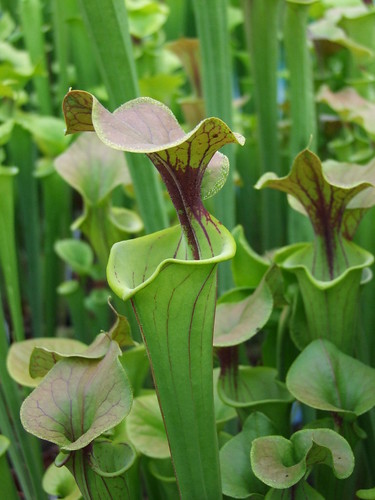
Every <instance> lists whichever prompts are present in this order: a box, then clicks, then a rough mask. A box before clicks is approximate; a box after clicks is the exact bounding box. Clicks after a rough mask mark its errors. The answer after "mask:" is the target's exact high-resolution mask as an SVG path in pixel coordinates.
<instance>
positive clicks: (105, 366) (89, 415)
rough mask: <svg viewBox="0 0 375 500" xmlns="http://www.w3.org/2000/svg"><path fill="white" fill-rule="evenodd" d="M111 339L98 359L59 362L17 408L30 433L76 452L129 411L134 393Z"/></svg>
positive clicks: (116, 422) (118, 349)
mask: <svg viewBox="0 0 375 500" xmlns="http://www.w3.org/2000/svg"><path fill="white" fill-rule="evenodd" d="M120 354H121V351H120V348H119V346H118V344H117V343H116V342H114V341H112V342H111V344H110V346H109V349H108V352H107V354H106V355H105V356H104V357H103V358H101V359H87V358H78V359H76V358H68V359H63V360H60V361H59V362H58V363H57V364H56V365H55V366H54V367H53V368H52V369H51V370H50V371H49V372H48V374H47V375H46V377H45V378H44V380H43V381H42V382H41V384H40V385H39V386H38V387H37V388H36V389H35V390H34V391H33V392H32V393H31V394H30V396H28V397H27V398H26V400H25V401H24V403H23V404H22V407H21V421H22V424H23V426H24V427H25V429H26V430H27V431H28V432H31V433H32V434H34V435H35V436H37V437H39V438H41V439H46V440H48V441H51V442H53V443H56V444H57V445H59V446H60V447H61V448H62V450H79V449H81V448H84V447H85V446H87V445H88V444H89V443H90V442H91V441H93V440H94V439H95V438H96V437H98V436H100V435H101V434H102V433H103V432H104V431H106V430H108V429H110V428H111V427H114V426H115V425H116V424H118V423H119V422H120V421H121V420H122V419H123V418H124V417H126V415H127V414H128V413H129V411H130V408H131V404H132V393H131V388H130V384H129V381H128V378H127V376H126V373H125V372H124V370H123V368H122V366H121V364H120V362H119V359H118V357H119V356H120Z"/></svg>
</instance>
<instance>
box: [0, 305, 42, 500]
mask: <svg viewBox="0 0 375 500" xmlns="http://www.w3.org/2000/svg"><path fill="white" fill-rule="evenodd" d="M6 339H7V332H6V329H5V320H4V316H3V310H2V307H1V297H0V380H1V387H0V429H1V431H2V432H3V433H4V434H5V435H6V436H7V437H8V438H9V439H10V441H11V445H10V448H9V455H10V458H11V461H12V463H13V466H14V468H15V472H16V474H17V477H18V479H19V481H20V484H21V487H22V491H23V493H24V494H25V496H26V498H27V499H30V500H31V499H33V498H38V499H39V498H40V499H43V498H45V494H44V492H43V490H42V488H41V481H42V464H41V460H40V456H41V455H40V448H39V442H38V441H37V440H36V439H35V438H33V437H32V436H30V435H28V434H27V433H26V432H25V430H24V429H23V427H22V425H21V421H20V418H19V413H20V406H21V398H20V393H19V389H18V387H17V385H16V384H15V383H14V382H13V380H12V379H11V378H10V376H9V374H8V371H7V368H6V357H7V353H8V342H7V340H6Z"/></svg>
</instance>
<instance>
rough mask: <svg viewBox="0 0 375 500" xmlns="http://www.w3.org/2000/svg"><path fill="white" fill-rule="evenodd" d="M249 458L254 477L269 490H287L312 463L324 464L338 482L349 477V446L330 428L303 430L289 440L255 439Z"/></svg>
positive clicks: (352, 461)
mask: <svg viewBox="0 0 375 500" xmlns="http://www.w3.org/2000/svg"><path fill="white" fill-rule="evenodd" d="M250 457H251V466H252V469H253V472H254V474H255V476H256V477H257V478H259V479H260V480H261V481H263V482H264V483H266V484H267V485H268V486H271V487H272V488H290V487H291V486H293V485H295V484H297V483H298V482H299V481H301V480H302V478H303V477H304V476H305V474H306V473H307V472H308V471H309V470H310V469H311V467H312V466H313V465H314V464H326V465H328V466H329V467H331V468H332V470H333V473H334V475H335V476H336V477H337V478H338V479H345V478H347V477H349V476H350V475H351V473H352V472H353V468H354V456H353V452H352V450H351V448H350V446H349V443H348V442H347V441H346V439H344V438H343V437H342V436H340V435H339V434H337V432H335V431H332V430H331V429H304V430H301V431H298V432H296V433H294V434H293V435H292V436H291V439H290V440H289V439H285V438H284V437H282V436H265V437H259V438H256V439H254V441H253V443H252V446H251V452H250Z"/></svg>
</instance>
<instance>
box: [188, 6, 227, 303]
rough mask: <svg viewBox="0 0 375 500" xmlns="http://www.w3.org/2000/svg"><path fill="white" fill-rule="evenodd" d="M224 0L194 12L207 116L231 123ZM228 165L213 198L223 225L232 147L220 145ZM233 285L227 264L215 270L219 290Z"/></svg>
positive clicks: (214, 210)
mask: <svg viewBox="0 0 375 500" xmlns="http://www.w3.org/2000/svg"><path fill="white" fill-rule="evenodd" d="M227 3H228V2H227V1H226V0H194V1H193V6H194V13H195V20H196V24H197V31H198V36H199V42H200V49H201V57H202V68H201V71H202V87H203V96H204V100H205V107H206V114H207V116H217V117H218V118H221V119H222V120H223V121H224V122H225V123H227V124H228V126H229V127H231V126H232V122H233V119H232V76H231V75H232V73H231V70H230V68H231V56H230V43H229V32H228V20H227V7H228V5H227ZM223 153H225V154H226V155H227V156H228V158H229V162H230V165H231V169H230V172H229V176H228V179H227V181H226V183H225V186H224V187H223V188H222V189H221V191H220V192H219V193H217V194H216V196H215V198H214V200H213V214H214V215H215V217H216V218H217V219H219V220H220V222H222V223H223V224H224V225H225V226H226V227H227V228H229V229H233V227H234V225H235V213H236V200H235V190H234V181H233V179H234V172H235V155H234V148H233V147H232V146H227V147H226V148H223ZM231 286H233V282H232V277H231V272H230V267H229V265H224V266H222V268H221V269H220V271H219V294H220V292H222V291H225V290H227V289H228V288H230V287H231Z"/></svg>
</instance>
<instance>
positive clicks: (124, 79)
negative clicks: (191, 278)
mask: <svg viewBox="0 0 375 500" xmlns="http://www.w3.org/2000/svg"><path fill="white" fill-rule="evenodd" d="M80 6H81V11H82V16H83V18H84V21H85V23H86V26H87V29H88V32H89V33H90V35H91V37H92V41H93V46H94V52H95V55H96V57H97V59H98V62H99V67H100V70H101V74H102V77H103V80H104V82H105V85H106V88H107V91H108V94H109V100H110V103H111V105H112V106H113V107H117V106H120V105H121V104H122V103H123V102H124V101H128V100H131V99H134V98H135V97H137V95H138V94H139V90H138V83H137V77H136V70H135V63H134V57H133V53H132V45H131V40H130V34H129V30H128V26H127V12H126V9H125V4H124V2H123V1H122V0H90V1H88V0H80ZM119 61H121V64H120V63H119ZM127 160H128V166H129V170H130V174H131V177H132V180H133V185H134V191H135V195H136V199H137V203H138V205H139V210H140V213H141V216H142V219H143V222H144V225H145V229H146V231H147V232H153V231H156V230H158V229H161V228H163V227H166V226H167V212H166V207H165V206H164V202H163V198H162V189H161V186H160V184H159V183H158V178H157V174H156V172H155V171H154V169H153V167H152V166H151V164H149V163H148V160H146V159H145V158H144V157H142V156H140V155H128V156H127Z"/></svg>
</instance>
